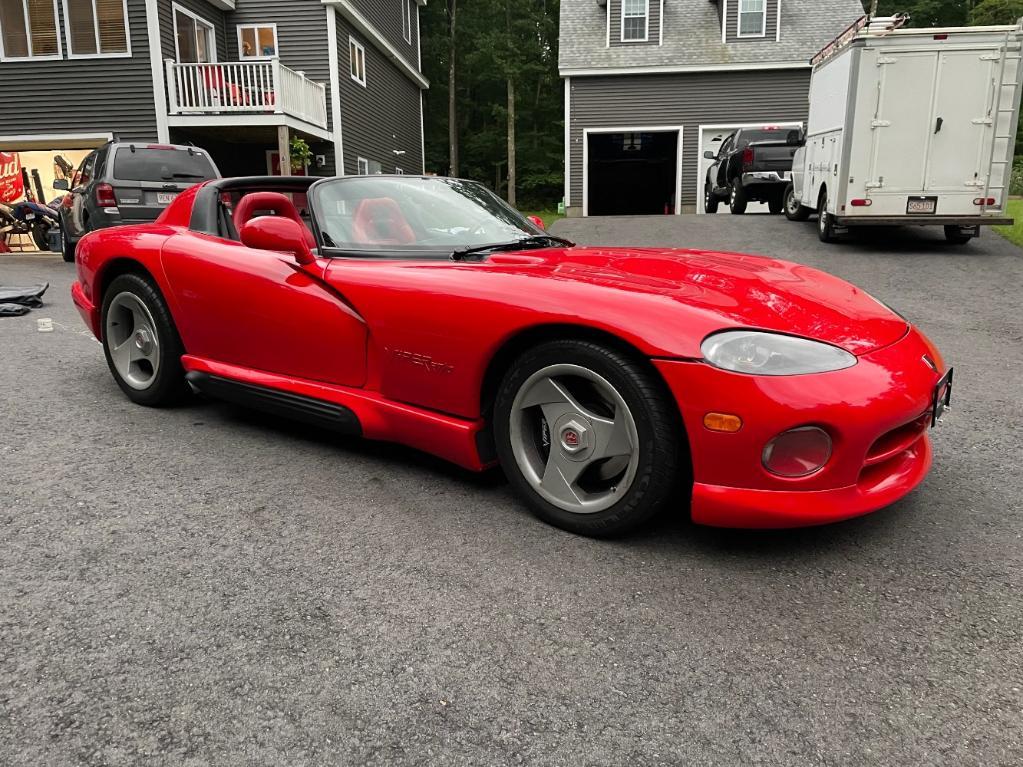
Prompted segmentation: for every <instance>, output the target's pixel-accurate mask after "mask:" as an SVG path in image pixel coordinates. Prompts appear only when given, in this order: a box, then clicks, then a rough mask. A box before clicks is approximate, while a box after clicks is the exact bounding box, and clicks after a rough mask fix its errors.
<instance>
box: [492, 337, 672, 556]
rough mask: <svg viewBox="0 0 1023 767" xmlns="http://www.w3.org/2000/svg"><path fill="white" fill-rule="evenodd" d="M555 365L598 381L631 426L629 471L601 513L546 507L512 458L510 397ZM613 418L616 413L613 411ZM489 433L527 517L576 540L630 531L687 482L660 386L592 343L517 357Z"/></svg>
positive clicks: (635, 364) (555, 344)
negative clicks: (617, 400) (617, 399)
mask: <svg viewBox="0 0 1023 767" xmlns="http://www.w3.org/2000/svg"><path fill="white" fill-rule="evenodd" d="M554 365H576V366H580V367H582V368H586V369H587V370H589V371H592V372H593V373H596V374H597V375H598V376H601V377H603V378H604V379H605V380H606V381H607V382H608V383H609V384H610V385H611V386H613V387H614V389H615V390H616V391H617V393H618V394H619V395H620V396H621V398H622V399H623V400H624V402H625V405H626V407H627V409H628V411H629V413H630V414H631V416H632V418H633V420H634V422H635V426H636V434H637V442H638V447H637V448H636V449H635V452H636V456H635V461H636V463H635V474H634V475H633V478H632V480H631V484H630V485H629V486H628V489H627V490H625V491H624V492H623V494H622V496H621V497H620V498H619V499H618V500H617V501H616V502H614V503H613V505H611V506H609V507H607V508H604V509H603V510H601V511H594V512H592V513H577V512H572V511H568V510H565V509H563V508H561V507H559V506H556V505H554V504H552V503H550V502H549V501H548V500H546V499H545V498H544V497H542V496H541V494H540V492H539V491H538V490H537V489H535V488H534V486H533V485H532V484H531V483H530V480H528V479H527V478H526V476H525V475H524V473H523V470H522V468H521V467H520V465H519V463H518V461H517V459H516V456H515V448H513V445H512V439H513V437H512V430H513V429H512V411H513V403H514V402H515V398H516V395H517V394H518V393H519V391H520V389H523V387H524V386H526V385H527V383H528V382H529V380H530V379H531V377H533V376H534V375H535V374H537V373H539V371H542V370H544V369H545V368H549V367H550V366H554ZM519 412H522V411H516V413H517V414H518V413H519ZM618 417H620V413H616V415H615V418H618ZM544 423H546V421H545V422H544ZM548 434H549V432H548ZM494 436H495V439H496V442H497V454H498V457H499V459H500V462H501V466H502V467H503V469H504V472H505V474H506V475H507V476H508V480H509V482H510V483H511V485H512V487H513V488H514V489H515V490H516V491H517V492H518V494H519V495H520V496H521V497H522V498H523V499H524V500H525V502H526V503H527V505H528V506H529V507H530V509H531V510H532V511H533V513H534V514H535V515H536V516H538V517H539V518H540V519H542V520H544V521H545V522H548V523H550V524H552V525H554V526H556V527H560V528H561V529H563V530H568V531H570V532H572V533H576V534H578V535H586V536H591V537H597V538H607V537H613V536H618V535H623V534H625V533H628V532H630V531H632V530H634V529H635V528H637V527H638V526H640V525H642V524H643V523H645V522H646V521H648V520H649V519H650V518H651V517H653V516H654V515H655V514H656V513H657V512H658V511H659V510H661V509H662V508H664V507H665V506H666V505H667V504H668V502H669V501H671V500H672V498H673V497H674V496H675V494H676V493H675V491H676V489H677V488H678V487H679V486H680V483H681V482H683V481H684V482H686V483H688V482H690V481H691V480H690V477H689V462H688V448H687V442H686V440H685V434H684V430H683V427H682V425H681V419H680V417H679V413H678V409H677V406H676V405H675V403H674V401H673V400H672V397H671V394H670V393H669V392H668V391H667V389H666V387H665V386H664V384H663V382H662V381H660V380H659V379H658V378H657V377H656V375H655V374H654V373H653V372H651V371H649V370H648V369H647V368H646V367H645V366H644V365H643V364H642V363H641V362H639V361H637V360H635V359H633V358H632V357H630V356H628V355H627V354H623V353H622V352H620V351H618V350H615V349H612V348H609V347H606V346H603V345H601V344H598V343H593V342H590V341H579V340H563V341H550V342H547V343H544V344H541V345H539V346H537V347H535V348H533V349H530V350H529V351H527V352H525V353H524V354H522V355H521V356H520V357H519V358H518V359H517V360H515V362H514V363H513V364H512V365H511V367H510V368H509V372H508V373H507V374H506V376H505V378H504V380H503V381H502V383H501V386H500V389H499V390H498V392H497V397H496V400H495V405H494ZM550 439H551V440H553V437H551V438H550ZM550 449H554V445H553V444H551V445H550ZM520 452H521V451H520ZM548 460H549V459H548Z"/></svg>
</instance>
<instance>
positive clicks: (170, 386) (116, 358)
mask: <svg viewBox="0 0 1023 767" xmlns="http://www.w3.org/2000/svg"><path fill="white" fill-rule="evenodd" d="M102 323H103V351H104V352H105V354H106V358H107V365H108V366H109V367H110V372H111V373H112V374H113V376H114V380H115V381H117V385H118V386H120V387H121V390H122V391H123V392H124V393H125V394H126V395H128V399H130V400H131V401H132V402H135V403H138V404H139V405H149V406H151V407H160V406H165V405H172V404H174V403H176V402H178V401H180V400H181V399H182V398H183V397H184V396H185V395H186V394H187V393H188V385H187V384H186V383H185V374H184V370H183V369H182V367H181V355H182V354H183V353H184V349H183V347H182V344H181V339H180V338H179V337H178V332H177V330H176V329H175V327H174V322H173V320H172V319H171V316H170V311H169V310H168V309H167V304H166V303H165V302H164V300H163V296H161V295H160V292H159V291H158V290H157V289H156V287H155V286H154V285H153V284H152V283H151V282H150V281H149V280H147V279H146V278H145V277H142V276H140V275H138V274H122V275H121V276H119V277H116V278H115V279H114V280H113V282H111V283H110V287H108V288H107V290H106V292H105V293H104V296H103V314H102Z"/></svg>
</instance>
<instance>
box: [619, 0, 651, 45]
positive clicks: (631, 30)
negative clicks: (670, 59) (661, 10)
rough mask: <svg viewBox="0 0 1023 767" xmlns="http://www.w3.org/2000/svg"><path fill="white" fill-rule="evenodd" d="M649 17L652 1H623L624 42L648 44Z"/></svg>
mask: <svg viewBox="0 0 1023 767" xmlns="http://www.w3.org/2000/svg"><path fill="white" fill-rule="evenodd" d="M649 17H650V0H622V42H623V43H643V42H646V39H647V28H646V25H647V19H648V18H649Z"/></svg>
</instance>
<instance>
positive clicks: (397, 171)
mask: <svg viewBox="0 0 1023 767" xmlns="http://www.w3.org/2000/svg"><path fill="white" fill-rule="evenodd" d="M394 175H396V176H404V175H405V171H404V170H402V169H401V168H399V167H398V166H395V167H394Z"/></svg>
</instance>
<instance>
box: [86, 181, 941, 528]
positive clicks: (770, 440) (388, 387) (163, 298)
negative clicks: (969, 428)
mask: <svg viewBox="0 0 1023 767" xmlns="http://www.w3.org/2000/svg"><path fill="white" fill-rule="evenodd" d="M77 263H78V276H79V280H78V281H77V282H76V283H75V284H74V286H73V287H72V295H73V297H74V301H75V304H76V305H77V306H78V308H79V310H80V312H81V314H82V316H83V317H84V318H85V321H86V323H87V324H88V325H89V327H90V328H91V329H92V331H93V333H95V334H96V337H97V338H99V339H100V340H101V341H102V342H103V348H104V350H105V352H106V358H107V363H108V364H109V367H110V371H111V373H113V376H114V379H115V380H116V381H117V383H118V385H119V386H120V387H121V389H122V390H123V391H124V393H125V394H127V395H128V397H129V398H130V399H131V400H133V401H134V402H137V403H139V404H142V405H166V404H170V403H174V402H178V401H179V400H181V399H182V398H183V397H185V396H186V395H187V394H188V393H189V391H190V390H196V391H199V392H202V393H203V394H206V395H209V396H211V397H216V398H222V399H225V400H233V401H235V402H239V403H242V404H245V405H251V406H254V407H257V408H263V409H266V410H269V411H273V412H276V413H278V414H285V415H287V416H292V417H295V418H298V419H306V420H308V421H310V422H312V423H315V424H317V425H318V426H321V427H328V428H333V429H336V430H338V431H340V432H343V433H346V434H357V435H362V436H364V437H368V438H370V439H377V440H391V441H395V442H400V443H403V444H405V445H410V446H412V447H415V448H419V449H421V450H424V451H427V452H429V453H433V454H435V455H438V456H441V457H443V458H445V459H447V460H449V461H453V462H454V463H456V464H459V465H461V466H464V467H466V468H468V469H471V470H474V471H481V470H483V469H486V468H487V467H490V466H493V465H495V464H500V465H501V467H502V468H503V469H504V471H505V473H506V474H507V475H508V478H509V480H510V482H511V484H512V485H513V486H514V488H515V489H516V490H517V491H518V492H519V493H520V494H521V495H522V497H523V498H524V499H525V500H526V502H527V503H528V504H529V506H530V507H531V508H532V509H533V511H534V512H535V513H536V514H537V515H538V516H540V517H541V518H542V519H544V520H546V521H548V522H550V523H552V524H554V525H557V526H559V527H562V528H565V529H568V530H572V531H574V532H577V533H582V534H586V535H597V536H601V535H615V534H620V533H623V532H625V531H627V530H630V529H632V528H634V527H635V526H636V525H638V524H640V523H642V522H644V521H645V520H646V519H648V518H649V517H650V516H651V515H652V514H654V513H655V512H656V511H657V510H659V509H664V508H666V507H671V508H675V509H678V510H684V509H687V508H688V510H689V513H690V514H691V515H692V518H693V519H694V520H695V521H696V522H698V523H701V524H707V525H718V526H729V527H762V528H766V527H790V526H801V525H814V524H821V523H825V522H832V521H835V520H840V519H845V518H848V517H853V516H856V515H859V514H865V513H867V512H870V511H873V510H875V509H878V508H881V507H883V506H886V505H888V504H890V503H892V502H893V501H895V500H896V499H898V498H901V497H902V496H904V495H905V494H906V493H908V492H909V491H910V490H912V489H913V488H914V487H916V486H917V485H918V484H919V483H920V482H921V481H922V480H923V478H924V476H925V475H926V474H927V471H928V469H929V467H930V463H931V446H930V442H929V438H928V434H927V432H928V430H929V428H930V427H931V426H933V424H934V423H935V421H936V420H937V418H938V417H939V416H940V415H941V413H942V411H943V410H944V408H945V407H946V406H947V404H948V402H949V399H950V395H951V378H952V371H951V369H947V368H946V367H945V364H944V362H943V361H942V358H941V355H940V354H939V353H938V351H937V350H936V349H935V348H934V346H933V345H932V344H931V342H930V341H928V340H927V338H925V337H924V335H923V334H922V333H921V332H920V331H919V330H917V329H916V328H914V327H913V326H912V325H910V324H909V323H908V322H907V321H906V320H905V319H904V318H903V317H901V316H900V315H899V314H897V313H896V312H894V311H893V310H891V309H889V308H888V307H886V306H884V305H883V304H881V303H880V302H878V301H877V300H875V299H874V298H872V297H871V296H869V295H868V294H866V293H864V292H863V291H862V290H859V289H858V288H856V287H854V286H852V285H850V284H848V283H846V282H843V281H842V280H839V279H837V278H835V277H832V276H829V275H827V274H824V273H822V272H819V271H816V270H814V269H811V268H809V267H806V266H800V265H798V264H793V263H788V262H785V261H778V260H774V259H769V258H759V257H753V256H745V255H735V254H728V253H715V252H706V251H693V250H670V249H639V248H583V247H575V246H573V244H572V243H570V242H567V241H565V240H562V239H559V238H558V237H554V236H552V235H550V234H548V233H546V232H545V231H544V230H543V228H542V227H541V226H540V225H539V224H538V223H536V222H534V221H530V220H527V219H526V218H524V217H523V216H521V215H520V214H519V213H517V212H516V211H514V210H513V209H511V208H510V207H509V206H508V205H506V204H505V203H504V202H503V201H501V200H500V199H499V198H498V197H496V196H495V195H494V194H492V193H491V192H490V191H488V190H487V189H486V188H485V187H483V186H482V185H480V184H477V183H474V182H470V181H462V180H457V179H450V178H435V177H413V176H391V177H388V176H354V177H346V178H330V179H320V180H315V183H314V180H313V179H300V178H236V179H221V180H217V181H211V182H209V183H206V184H203V185H201V186H197V187H194V188H192V189H190V190H189V191H187V192H185V193H183V194H181V195H180V196H179V197H178V198H177V200H175V201H174V203H173V204H172V205H171V206H170V207H169V208H168V209H167V210H166V211H165V213H164V214H163V215H162V216H161V217H160V219H159V220H158V221H157V222H156V223H154V224H150V225H145V226H131V227H122V228H115V229H106V230H102V231H98V232H94V233H92V234H90V235H88V236H87V237H86V238H84V239H83V240H82V241H81V243H80V244H79V246H78V262H77Z"/></svg>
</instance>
